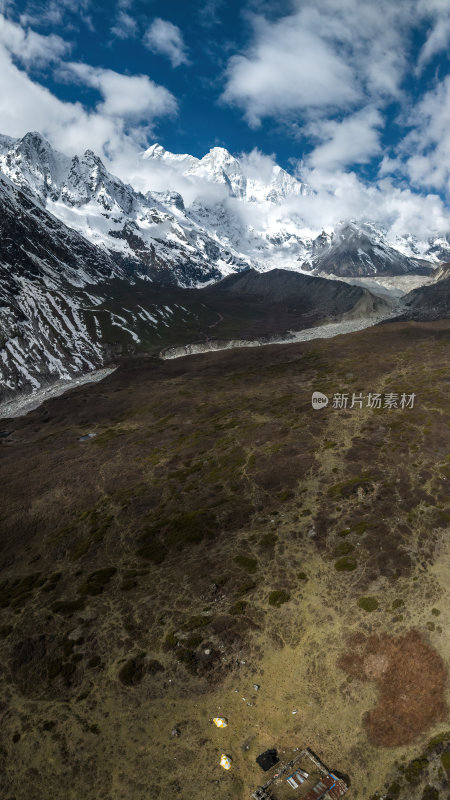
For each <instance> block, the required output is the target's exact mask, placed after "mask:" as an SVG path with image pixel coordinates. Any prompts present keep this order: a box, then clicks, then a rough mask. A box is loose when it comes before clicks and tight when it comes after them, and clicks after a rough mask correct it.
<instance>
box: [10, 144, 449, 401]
mask: <svg viewBox="0 0 450 800" xmlns="http://www.w3.org/2000/svg"><path fill="white" fill-rule="evenodd" d="M142 164H143V165H145V167H146V169H149V168H150V174H152V173H151V169H152V168H154V169H157V170H159V178H161V170H163V173H162V174H163V175H166V176H167V188H166V189H165V190H164V191H156V190H151V191H147V192H145V193H144V192H141V191H138V190H136V189H135V188H133V186H131V185H130V184H127V183H124V182H123V181H122V180H121V179H120V178H118V177H115V176H114V175H112V174H111V173H110V172H109V171H108V170H107V169H106V167H105V165H104V164H103V162H102V161H101V159H100V158H99V157H98V156H97V155H95V153H93V152H92V151H90V150H87V151H86V152H85V153H83V154H79V155H74V156H73V157H71V158H70V157H68V156H66V155H64V154H61V153H58V152H57V151H56V150H54V148H53V147H52V146H51V145H50V144H49V142H47V141H46V140H45V139H44V138H43V137H42V136H41V135H40V134H39V133H28V134H26V136H24V137H23V138H21V139H17V140H15V139H12V138H11V137H8V136H1V135H0V211H1V214H0V233H1V236H0V384H1V385H0V395H1V394H3V396H5V395H8V394H10V393H14V392H17V391H29V390H30V389H33V388H37V387H38V384H40V383H42V382H43V383H47V382H52V381H53V380H55V379H57V378H59V377H71V376H74V375H76V374H79V373H82V372H86V371H88V370H90V369H92V368H94V367H96V366H99V365H101V364H103V363H104V362H105V359H107V358H108V357H109V356H110V354H111V352H113V351H115V352H123V351H127V349H135V348H136V347H141V346H143V345H144V344H146V345H148V346H150V349H151V348H153V350H152V352H153V351H157V349H158V346H159V344H158V343H163V342H164V343H165V342H167V341H168V340H170V335H171V334H170V335H169V333H170V332H171V331H174V332H175V334H174V335H175V338H176V337H177V336H178V337H179V336H180V333H179V332H180V331H186V326H187V325H188V326H189V325H190V331H191V332H192V335H193V336H194V338H195V335H196V334H198V332H199V331H204V330H208V329H209V327H211V326H212V327H214V325H216V324H217V323H216V320H217V314H218V313H219V312H217V311H216V310H214V309H213V310H211V308H208V309H207V307H206V305H205V304H204V302H203V300H204V298H203V296H202V301H200V299H199V298H197V300H195V302H194V300H192V302H191V298H193V297H194V295H190V299H189V300H187V299H186V296H185V295H183V291H187V287H200V286H205V285H212V284H214V283H215V282H216V281H218V280H219V279H220V278H222V277H224V276H227V275H232V274H233V273H239V272H242V271H243V270H248V269H249V268H250V269H256V270H257V272H268V271H270V270H273V269H274V268H277V269H279V268H283V269H289V270H291V271H295V272H299V273H307V274H308V275H313V276H318V275H322V276H331V277H344V276H345V277H352V276H353V277H354V276H373V275H376V274H379V275H387V276H389V275H399V274H404V273H405V274H407V273H416V274H427V273H428V272H430V271H431V270H432V267H433V264H435V263H437V262H438V261H439V260H440V259H441V258H442V255H443V254H444V257H446V258H449V253H450V235H446V234H444V235H443V236H442V237H440V238H439V239H436V240H434V241H432V242H428V243H424V242H418V241H417V240H416V239H415V238H414V236H413V235H412V234H411V236H408V237H404V238H403V239H401V240H399V241H398V242H395V243H392V242H388V241H387V238H386V234H385V232H383V231H382V230H380V229H378V228H377V227H376V226H374V225H372V224H370V223H360V224H355V223H353V222H346V223H342V224H341V225H340V226H337V227H336V229H335V230H327V231H322V230H321V228H320V224H319V225H318V228H317V231H315V232H314V231H311V230H309V229H306V228H305V227H303V223H302V219H301V218H300V217H299V216H298V210H295V209H297V206H296V202H295V199H296V198H300V199H301V200H302V202H303V201H304V202H308V199H309V198H310V197H311V196H312V193H311V189H310V188H309V187H308V186H306V185H305V184H304V183H302V182H301V181H298V180H297V179H296V178H295V177H293V176H292V175H289V173H287V172H286V171H285V170H283V169H281V168H280V167H278V166H276V165H272V164H271V163H270V162H269V164H265V165H264V169H263V170H262V171H261V174H259V173H258V172H257V170H255V167H254V165H250V166H249V165H248V164H247V163H246V162H245V159H239V158H235V157H234V156H232V155H231V154H230V153H228V151H227V150H224V149H223V148H218V147H216V148H213V149H212V150H211V151H210V152H209V153H208V154H206V155H205V156H204V157H203V158H201V159H198V158H194V157H193V156H190V155H176V154H172V153H169V152H167V151H166V150H164V148H162V147H161V146H160V145H153V146H152V147H150V148H149V149H148V150H147V151H146V152H145V153H144V154H143V156H142ZM164 170H166V172H164ZM174 174H175V175H176V177H177V179H179V178H180V176H181V178H182V181H181V183H182V185H184V186H185V187H186V191H185V193H184V194H185V196H183V194H180V192H179V191H176V189H175V187H174V185H173V183H172V178H173V176H174ZM178 182H179V180H178ZM159 186H160V183H159ZM291 201H293V202H291ZM293 209H294V210H293ZM274 274H275V273H273V275H274ZM277 274H278V273H277ZM279 274H280V275H281V273H279ZM273 275H272V279H273ZM276 280H278V278H276ZM280 280H281V278H280ZM283 280H284V279H283ZM313 280H315V281H316V282H317V281H318V283H316V284H315V288H314V293H313V294H314V303H316V301H317V297H318V296H323V297H325V295H326V294H327V293H326V292H324V290H323V283H322V284H320V280H319V279H318V278H313ZM327 283H328V282H327ZM305 285H306V284H305ZM146 287H147V288H146ZM158 287H159V288H158ZM164 287H167V288H165V289H164ZM183 287H186V289H183ZM305 291H306V289H305ZM336 291H337V289H336ZM340 291H341V294H342V292H343V291H344V294H345V291H346V290H342V288H341V290H340ZM180 292H181V295H180ZM311 292H312V289H311V286H310V285H309V284H308V289H307V294H308V297H309V296H310V295H311ZM177 293H178V294H177ZM188 294H190V293H189V292H188ZM418 296H419V295H418ZM310 300H311V297H309V300H308V302H309V301H310ZM371 302H372V301H371ZM325 305H326V304H325ZM369 305H370V303H369ZM305 307H306V306H305ZM330 307H331V306H330ZM439 307H440V306H439ZM273 313H275V312H273ZM208 315H209V316H208ZM219 316H220V313H219ZM273 319H275V317H273ZM297 322H298V320H297V317H294V320H293V323H292V324H296V323H297ZM271 324H272V323H271ZM274 324H275V323H274ZM238 327H239V326H238Z"/></svg>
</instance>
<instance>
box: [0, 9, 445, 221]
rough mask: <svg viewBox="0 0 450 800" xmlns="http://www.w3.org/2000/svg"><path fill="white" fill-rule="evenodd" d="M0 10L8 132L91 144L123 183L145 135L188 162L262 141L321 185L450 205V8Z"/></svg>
mask: <svg viewBox="0 0 450 800" xmlns="http://www.w3.org/2000/svg"><path fill="white" fill-rule="evenodd" d="M0 11H1V12H2V13H1V16H0V23H1V24H0V74H1V75H2V77H1V78H0V129H1V132H3V133H7V134H9V135H12V136H20V135H23V134H24V133H25V132H26V131H27V130H30V129H38V130H41V132H42V133H44V134H45V135H46V136H47V137H48V138H49V139H50V140H51V141H52V143H53V144H54V145H55V146H57V147H59V148H60V149H63V150H65V151H66V152H71V153H72V152H75V151H76V150H78V151H80V150H83V149H85V148H86V147H88V146H89V147H92V149H94V150H96V151H97V152H99V153H100V154H101V155H102V156H103V157H104V158H105V160H106V161H108V162H109V165H110V166H114V167H115V169H116V171H117V172H118V173H119V174H121V177H125V173H126V172H127V169H131V164H132V161H133V159H134V158H135V157H136V155H137V154H138V153H139V152H142V150H143V149H145V147H146V146H148V145H149V144H151V143H153V142H155V141H159V142H160V143H161V144H163V145H164V147H166V148H167V149H169V150H172V151H173V152H189V153H191V154H193V155H196V156H199V157H201V156H202V155H203V154H204V153H206V152H207V151H208V150H209V149H210V148H211V147H213V146H217V145H220V146H223V147H226V148H227V149H228V150H230V151H231V152H233V153H235V154H238V153H241V152H247V153H248V152H250V151H252V150H254V149H255V148H257V149H258V150H259V151H261V152H262V153H264V154H267V155H274V157H275V159H276V160H277V162H278V163H279V164H281V165H282V166H284V167H286V168H288V169H289V170H291V171H294V172H295V171H297V173H299V174H301V175H302V176H303V177H305V178H306V179H308V180H309V181H310V182H311V183H312V185H313V186H314V188H315V189H316V190H317V191H320V190H325V191H327V192H328V193H329V192H330V186H331V185H333V186H334V187H335V188H334V193H335V194H336V192H337V193H338V196H339V191H341V192H343V191H359V189H360V188H361V187H365V190H366V191H380V192H382V193H383V197H385V196H386V197H388V196H390V197H392V198H393V197H394V196H395V193H397V195H398V193H399V192H403V193H406V194H404V195H403V196H404V197H405V198H406V197H407V196H409V197H410V199H411V203H412V202H413V201H414V202H416V203H419V202H420V201H421V200H423V201H424V202H428V203H430V202H431V200H430V198H431V197H433V198H434V200H433V202H434V203H435V207H436V208H438V206H439V209H440V210H439V213H443V210H446V208H447V201H448V198H449V195H450V134H449V131H450V74H449V58H448V52H449V43H450V2H449V0H396V2H392V0H377V2H376V3H375V2H373V0H279V2H270V0H267V1H266V2H265V1H264V0H261V1H259V0H248V2H236V0H206V2H198V0H191V2H190V3H188V4H186V3H181V2H177V0H165V2H161V0H153V2H144V0H116V2H104V1H103V2H98V0H97V1H96V2H95V3H94V2H93V0H47V2H45V3H43V2H41V0H20V1H19V2H10V0H0ZM333 181H334V183H333ZM439 203H440V205H439ZM433 213H435V212H433Z"/></svg>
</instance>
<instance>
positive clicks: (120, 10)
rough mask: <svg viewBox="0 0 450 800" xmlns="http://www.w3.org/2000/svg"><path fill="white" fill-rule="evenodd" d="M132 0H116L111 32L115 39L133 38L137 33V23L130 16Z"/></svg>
mask: <svg viewBox="0 0 450 800" xmlns="http://www.w3.org/2000/svg"><path fill="white" fill-rule="evenodd" d="M131 6H132V0H118V3H117V6H116V19H115V23H114V25H113V27H112V28H111V33H112V34H113V35H114V36H115V37H116V38H117V39H133V38H134V37H135V36H137V33H138V24H137V22H136V20H135V19H134V18H133V17H132V16H131V14H130V13H129V11H130V10H131Z"/></svg>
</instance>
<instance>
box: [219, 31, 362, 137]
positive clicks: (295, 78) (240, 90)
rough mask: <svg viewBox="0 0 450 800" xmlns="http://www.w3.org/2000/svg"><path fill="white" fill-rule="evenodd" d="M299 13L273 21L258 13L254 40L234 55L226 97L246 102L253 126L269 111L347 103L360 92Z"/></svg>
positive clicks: (270, 113)
mask: <svg viewBox="0 0 450 800" xmlns="http://www.w3.org/2000/svg"><path fill="white" fill-rule="evenodd" d="M300 16H301V15H299V16H298V17H289V18H285V19H282V20H280V21H278V22H276V23H273V24H270V23H268V22H266V21H265V20H263V19H260V18H258V19H255V22H254V24H255V42H254V44H253V46H252V47H251V48H250V50H249V52H248V54H246V55H235V56H232V57H231V59H230V61H229V63H228V69H227V85H226V89H225V91H224V94H223V99H224V100H225V101H226V102H228V103H235V104H236V105H238V106H240V107H242V108H243V109H244V111H245V116H246V118H247V120H248V122H249V123H250V125H252V126H257V125H258V124H260V122H261V119H262V118H263V117H266V116H271V117H276V116H277V115H279V114H290V113H291V112H293V111H299V110H304V109H306V108H308V109H311V108H315V107H323V106H325V107H327V106H328V107H333V106H334V107H337V106H342V105H343V106H348V105H350V104H351V103H353V102H355V101H356V99H357V98H358V89H357V86H356V84H355V81H354V80H353V76H352V74H351V71H350V69H349V67H348V66H347V65H346V64H345V62H344V60H343V59H342V58H341V57H340V56H339V55H338V54H337V53H333V52H332V51H331V50H330V49H329V48H328V47H327V46H326V44H325V43H324V42H323V41H322V40H321V39H320V37H319V36H318V35H317V34H316V33H315V32H314V31H311V30H308V29H306V28H304V27H303V26H302V24H301V20H300Z"/></svg>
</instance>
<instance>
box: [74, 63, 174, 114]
mask: <svg viewBox="0 0 450 800" xmlns="http://www.w3.org/2000/svg"><path fill="white" fill-rule="evenodd" d="M63 74H67V75H73V77H74V79H78V81H79V82H80V83H84V84H85V85H86V86H91V87H92V88H93V89H98V91H99V92H100V94H101V95H102V97H103V101H102V102H100V103H99V104H98V105H97V111H98V112H99V113H100V114H104V115H105V116H107V117H121V118H123V119H134V120H136V121H138V120H146V121H148V122H149V123H151V122H153V120H154V119H155V118H156V117H159V116H165V115H167V114H174V113H175V112H176V109H177V102H176V100H175V97H174V96H173V94H171V92H169V91H168V89H166V88H165V87H164V86H159V85H158V84H156V83H154V82H153V81H152V80H150V78H149V77H148V76H147V75H122V74H121V73H119V72H114V71H113V70H111V69H102V68H100V67H91V66H89V65H88V64H76V63H73V62H72V63H69V64H66V65H65V70H64V73H63Z"/></svg>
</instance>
